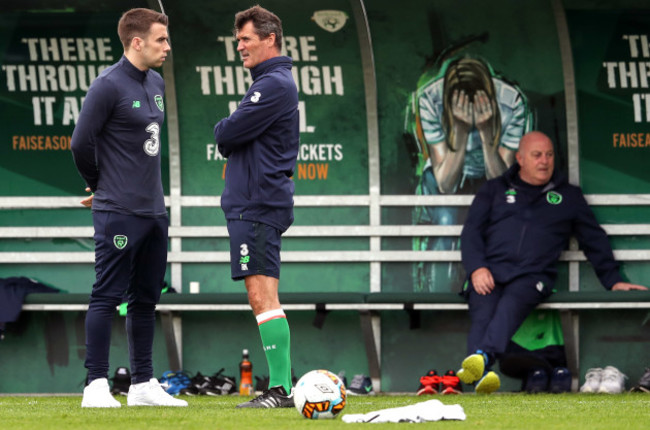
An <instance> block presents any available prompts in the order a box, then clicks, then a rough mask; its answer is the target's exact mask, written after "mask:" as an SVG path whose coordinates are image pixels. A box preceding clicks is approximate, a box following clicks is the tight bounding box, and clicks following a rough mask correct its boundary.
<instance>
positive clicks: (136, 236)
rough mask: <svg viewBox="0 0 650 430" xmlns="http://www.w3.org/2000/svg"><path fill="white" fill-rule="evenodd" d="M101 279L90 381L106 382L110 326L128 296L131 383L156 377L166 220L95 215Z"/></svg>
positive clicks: (95, 293)
mask: <svg viewBox="0 0 650 430" xmlns="http://www.w3.org/2000/svg"><path fill="white" fill-rule="evenodd" d="M93 224H94V227H95V235H94V239H95V274H96V280H95V284H94V285H93V290H92V293H91V295H90V304H89V306H88V313H87V314H86V363H85V366H86V368H87V369H88V382H90V381H92V380H94V379H97V378H107V377H108V371H109V363H108V357H109V351H110V344H111V327H112V324H113V318H114V316H115V313H116V308H117V307H118V306H119V305H120V303H122V302H123V300H124V299H125V298H126V300H127V302H128V308H127V309H128V311H127V316H126V333H127V338H128V345H129V359H130V366H131V382H132V383H133V384H137V383H140V382H147V381H149V379H151V378H152V377H153V364H152V348H153V337H154V328H155V309H156V304H157V303H158V301H159V299H160V294H161V291H162V288H163V285H164V277H165V270H166V266H167V235H168V226H169V220H168V218H167V217H158V218H149V217H140V216H135V215H124V214H120V213H117V212H103V211H97V212H93Z"/></svg>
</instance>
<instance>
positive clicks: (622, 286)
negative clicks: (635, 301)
mask: <svg viewBox="0 0 650 430" xmlns="http://www.w3.org/2000/svg"><path fill="white" fill-rule="evenodd" d="M647 289H648V287H644V286H643V285H636V284H630V283H629V282H617V283H615V284H614V286H613V287H612V291H630V290H647Z"/></svg>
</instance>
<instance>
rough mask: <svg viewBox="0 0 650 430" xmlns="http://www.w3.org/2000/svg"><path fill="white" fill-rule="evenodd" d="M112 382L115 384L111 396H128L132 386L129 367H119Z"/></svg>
mask: <svg viewBox="0 0 650 430" xmlns="http://www.w3.org/2000/svg"><path fill="white" fill-rule="evenodd" d="M111 381H112V382H113V387H112V388H111V394H113V395H117V394H119V395H122V396H126V395H127V394H128V393H129V387H130V386H131V372H130V371H129V369H128V367H118V368H117V369H115V375H114V376H113V377H112V378H111Z"/></svg>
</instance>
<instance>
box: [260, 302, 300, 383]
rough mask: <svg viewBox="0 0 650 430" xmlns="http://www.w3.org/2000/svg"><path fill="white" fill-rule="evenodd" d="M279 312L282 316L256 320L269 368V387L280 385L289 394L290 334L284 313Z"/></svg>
mask: <svg viewBox="0 0 650 430" xmlns="http://www.w3.org/2000/svg"><path fill="white" fill-rule="evenodd" d="M272 312H273V311H272ZM280 312H281V313H282V314H281V315H282V316H276V317H275V318H271V319H267V320H266V321H262V322H260V321H259V320H258V324H259V325H258V327H259V330H260V336H261V337H262V347H263V348H264V353H265V354H266V362H267V364H268V366H269V387H275V386H278V385H282V386H283V387H284V389H285V390H287V393H288V394H291V387H292V385H293V384H292V383H291V333H290V331H289V323H288V322H287V318H286V316H285V315H284V312H282V311H280Z"/></svg>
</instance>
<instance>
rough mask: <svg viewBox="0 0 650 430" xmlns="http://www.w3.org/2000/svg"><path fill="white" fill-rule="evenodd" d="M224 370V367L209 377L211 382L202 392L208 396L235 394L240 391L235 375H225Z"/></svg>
mask: <svg viewBox="0 0 650 430" xmlns="http://www.w3.org/2000/svg"><path fill="white" fill-rule="evenodd" d="M224 370H225V369H224V368H223V367H222V368H221V370H219V371H218V372H217V373H215V374H214V375H212V376H210V377H209V378H208V379H209V381H210V383H209V385H208V386H207V387H205V388H204V389H203V390H201V394H205V395H208V396H225V395H228V394H234V393H236V392H237V391H238V390H237V383H236V382H235V381H236V380H235V377H234V376H226V375H224V374H223V371H224Z"/></svg>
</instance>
